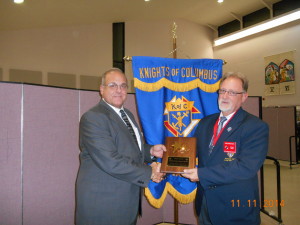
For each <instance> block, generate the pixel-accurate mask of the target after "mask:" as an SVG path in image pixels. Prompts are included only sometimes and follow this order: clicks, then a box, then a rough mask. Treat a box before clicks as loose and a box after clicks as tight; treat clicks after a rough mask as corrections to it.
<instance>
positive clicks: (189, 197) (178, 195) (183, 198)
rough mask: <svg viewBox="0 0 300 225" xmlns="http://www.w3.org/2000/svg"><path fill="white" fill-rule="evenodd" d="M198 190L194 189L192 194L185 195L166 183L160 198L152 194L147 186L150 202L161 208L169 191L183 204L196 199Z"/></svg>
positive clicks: (146, 190)
mask: <svg viewBox="0 0 300 225" xmlns="http://www.w3.org/2000/svg"><path fill="white" fill-rule="evenodd" d="M196 191H197V188H196V189H195V190H193V191H192V192H191V193H190V194H187V195H184V194H181V193H179V192H178V191H177V190H176V189H175V188H174V187H173V186H172V185H171V184H170V183H166V187H165V189H164V192H163V193H162V195H161V197H160V198H159V199H156V198H154V197H153V196H152V194H151V192H150V190H149V188H145V196H146V198H147V199H148V201H149V203H150V204H151V205H152V206H153V207H155V208H157V209H158V208H160V207H161V206H162V205H163V203H164V201H165V199H166V196H167V193H168V192H169V193H170V194H171V195H172V196H173V197H174V198H175V199H176V200H177V201H178V202H179V203H181V204H189V203H191V202H193V201H194V200H195V197H196Z"/></svg>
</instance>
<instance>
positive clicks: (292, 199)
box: [261, 160, 300, 225]
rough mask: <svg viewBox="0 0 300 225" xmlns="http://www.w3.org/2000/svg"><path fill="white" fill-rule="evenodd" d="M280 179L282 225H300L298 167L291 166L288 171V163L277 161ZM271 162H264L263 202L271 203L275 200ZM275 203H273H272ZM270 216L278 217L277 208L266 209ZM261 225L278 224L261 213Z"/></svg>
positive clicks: (299, 172) (273, 169)
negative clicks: (282, 204)
mask: <svg viewBox="0 0 300 225" xmlns="http://www.w3.org/2000/svg"><path fill="white" fill-rule="evenodd" d="M279 163H280V177H281V200H282V203H284V206H283V207H282V208H281V216H282V221H283V223H282V224H284V225H298V224H300V207H299V206H300V165H299V164H298V165H293V166H292V169H290V166H289V162H287V161H279ZM275 168H276V167H275V165H274V163H273V161H271V160H266V161H265V164H264V180H265V200H266V203H271V202H272V200H277V195H276V189H277V188H276V169H275ZM273 202H274V203H275V201H273ZM265 209H266V210H267V211H269V212H270V213H271V214H273V215H276V216H278V210H277V207H266V208H265ZM261 217H262V225H273V224H279V223H278V222H277V221H275V220H273V219H270V217H268V216H266V215H265V214H263V213H261Z"/></svg>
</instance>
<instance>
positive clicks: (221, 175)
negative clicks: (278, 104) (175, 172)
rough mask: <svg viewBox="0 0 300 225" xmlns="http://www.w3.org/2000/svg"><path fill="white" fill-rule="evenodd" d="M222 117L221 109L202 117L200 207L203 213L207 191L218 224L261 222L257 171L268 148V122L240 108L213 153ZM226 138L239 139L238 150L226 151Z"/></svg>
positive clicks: (198, 134) (255, 224) (199, 135)
mask: <svg viewBox="0 0 300 225" xmlns="http://www.w3.org/2000/svg"><path fill="white" fill-rule="evenodd" d="M218 117H219V113H217V114H213V115H210V116H207V117H205V118H204V119H202V120H201V121H200V123H199V126H198V127H197V130H196V133H195V135H196V137H197V154H198V159H199V167H198V176H199V182H198V188H197V195H196V211H197V213H198V215H199V214H200V209H201V202H202V197H203V195H205V197H206V200H207V208H208V212H209V216H210V219H211V221H212V223H213V224H214V225H258V224H260V216H259V211H260V201H259V188H258V178H257V172H258V171H259V169H260V168H261V166H262V164H263V162H264V160H265V158H266V155H267V151H268V137H269V128H268V125H267V124H266V123H264V122H263V121H261V120H260V119H259V118H257V117H255V116H253V115H251V114H249V113H247V112H246V111H244V110H243V109H242V108H240V109H239V110H238V111H237V112H236V114H235V115H234V117H233V118H232V119H231V120H230V121H229V122H228V123H227V124H226V127H225V129H224V131H223V133H222V134H221V136H220V138H219V140H218V141H217V143H216V145H215V147H214V149H213V152H212V153H211V154H210V155H209V153H208V152H209V150H208V149H209V143H210V140H211V138H212V135H213V127H214V124H215V123H216V121H217V119H218ZM224 142H230V143H236V154H234V155H233V156H232V157H230V156H228V155H227V153H225V152H224ZM255 206H256V207H255Z"/></svg>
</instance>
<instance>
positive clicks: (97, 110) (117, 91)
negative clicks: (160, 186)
mask: <svg viewBox="0 0 300 225" xmlns="http://www.w3.org/2000/svg"><path fill="white" fill-rule="evenodd" d="M100 93H101V96H102V100H101V101H100V102H99V103H98V104H97V105H96V106H94V107H93V108H91V109H90V110H89V111H87V112H86V113H85V114H84V115H83V116H82V118H81V120H80V143H79V144H80V148H81V153H80V163H81V164H80V168H79V173H78V177H77V183H76V200H77V205H76V224H77V225H135V224H136V221H137V215H138V207H139V199H140V193H141V192H140V191H141V187H147V185H148V183H149V181H150V180H151V179H152V180H153V181H154V182H160V181H161V180H162V179H163V175H164V174H162V173H160V172H159V170H160V168H159V165H160V164H156V163H152V164H151V166H149V165H147V164H145V162H149V163H151V162H152V160H151V155H152V156H155V157H162V155H163V152H164V151H166V150H165V146H164V145H154V146H150V145H147V144H145V143H143V138H142V133H141V132H140V130H139V127H138V125H137V123H136V121H135V119H134V117H133V115H132V113H131V112H130V111H128V110H127V109H125V108H123V104H124V102H125V100H126V96H127V79H126V76H125V74H124V73H123V72H122V71H121V70H119V69H117V68H112V69H110V70H108V71H106V72H105V73H104V74H103V76H102V83H101V86H100ZM120 111H121V112H120Z"/></svg>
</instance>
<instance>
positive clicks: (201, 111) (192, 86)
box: [132, 56, 223, 208]
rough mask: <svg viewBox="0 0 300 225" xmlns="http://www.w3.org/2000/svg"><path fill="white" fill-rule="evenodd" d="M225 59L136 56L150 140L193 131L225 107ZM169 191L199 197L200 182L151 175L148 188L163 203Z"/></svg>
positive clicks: (182, 198)
mask: <svg viewBox="0 0 300 225" xmlns="http://www.w3.org/2000/svg"><path fill="white" fill-rule="evenodd" d="M222 65H223V61H222V60H219V59H170V58H159V57H147V56H135V57H132V67H133V76H134V87H135V91H136V100H137V108H138V114H139V118H140V122H141V125H142V128H143V132H144V137H145V140H146V142H147V143H148V144H152V145H155V144H164V141H165V137H193V135H194V132H195V128H196V127H197V125H198V123H199V121H200V120H201V119H202V118H203V117H205V116H207V115H210V114H212V113H216V112H219V109H218V104H217V98H218V95H217V90H218V89H219V80H220V78H221V77H222ZM168 192H169V193H170V194H171V195H172V196H173V197H174V198H175V199H177V200H178V201H179V202H180V203H183V204H187V203H190V202H192V201H193V200H194V198H195V193H196V183H194V182H190V181H189V180H188V179H186V178H183V177H181V176H178V175H175V174H168V175H167V177H166V179H165V180H163V181H162V182H161V183H158V184H157V183H154V182H152V181H151V182H150V184H149V186H148V188H146V190H145V194H146V197H147V199H148V200H149V202H150V204H151V205H153V206H154V207H157V208H159V207H161V206H162V204H163V202H164V200H165V197H166V194H167V193H168Z"/></svg>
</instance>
